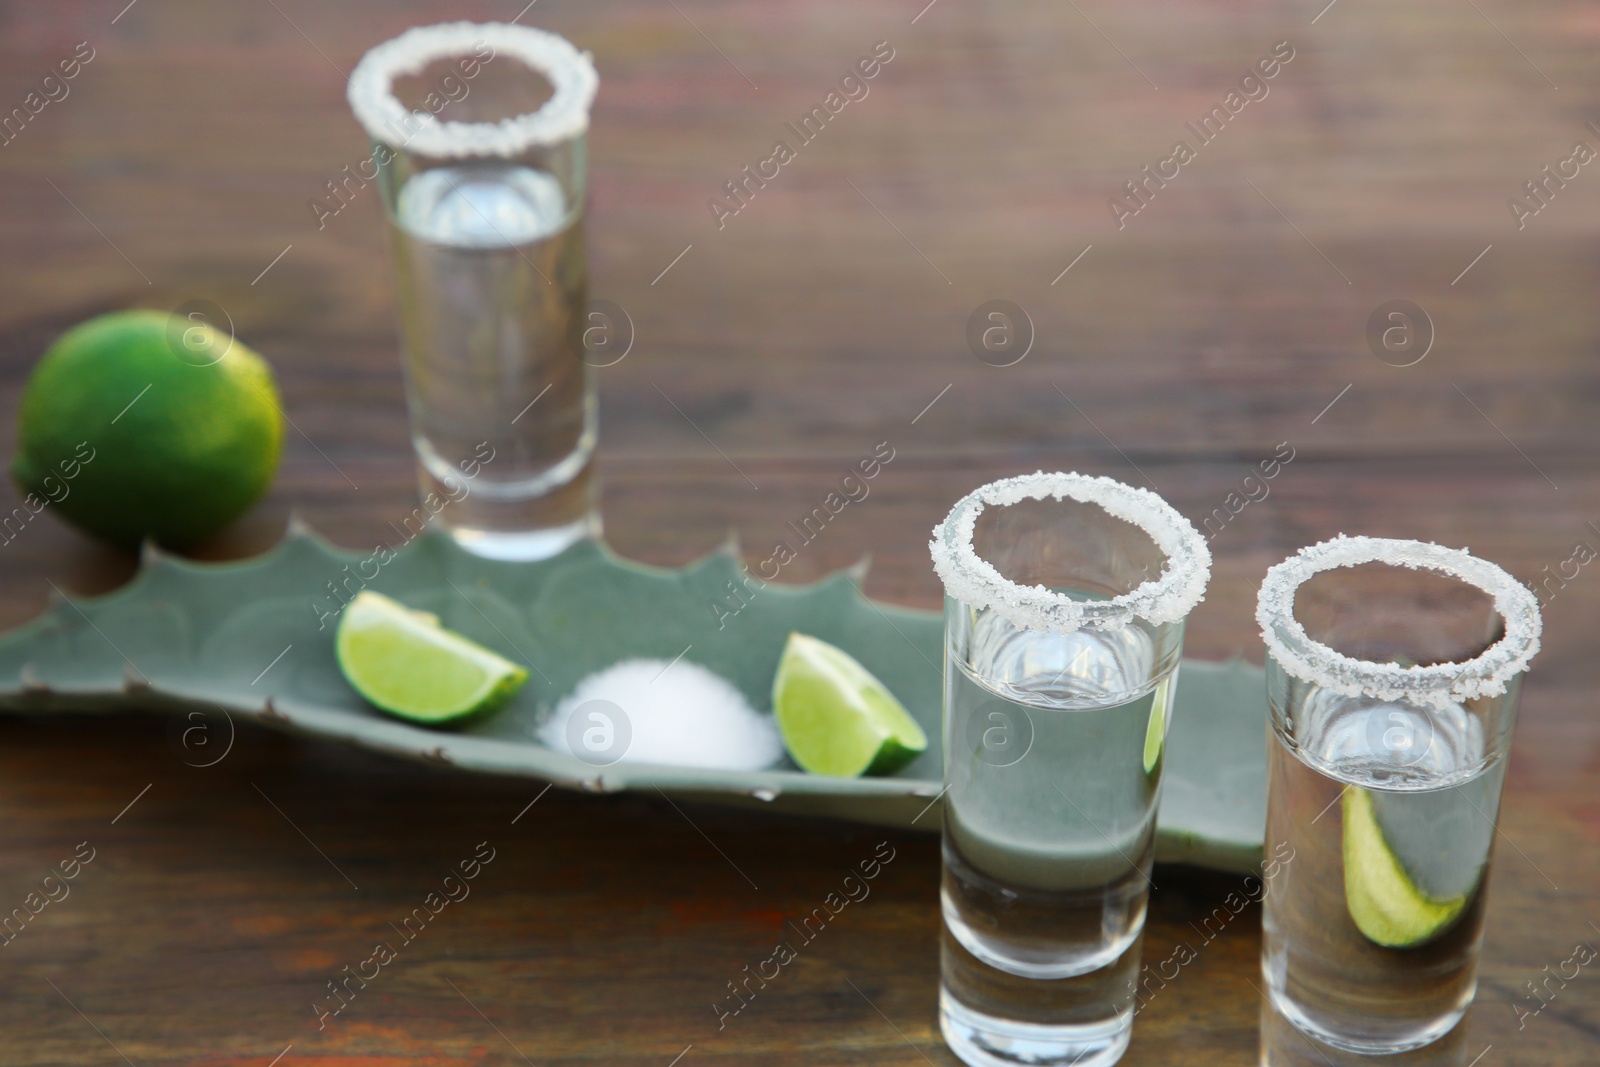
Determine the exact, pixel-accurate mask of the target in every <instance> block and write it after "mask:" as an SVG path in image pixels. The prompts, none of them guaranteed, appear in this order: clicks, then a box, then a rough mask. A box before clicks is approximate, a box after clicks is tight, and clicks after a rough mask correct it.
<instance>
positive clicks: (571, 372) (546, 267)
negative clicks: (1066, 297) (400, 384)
mask: <svg viewBox="0 0 1600 1067" xmlns="http://www.w3.org/2000/svg"><path fill="white" fill-rule="evenodd" d="M396 205H397V206H396V210H395V222H394V223H392V224H391V227H390V230H391V237H392V240H393V246H394V250H395V256H396V259H397V266H398V270H397V275H398V277H399V280H400V318H401V328H402V335H403V336H402V344H403V346H404V352H405V367H406V394H407V402H408V405H409V408H410V413H411V437H412V444H413V446H414V448H415V450H416V453H417V459H418V467H419V478H420V480H421V486H422V496H423V501H424V504H425V505H426V504H428V502H429V500H430V494H431V495H432V499H433V500H435V501H443V502H444V503H443V505H442V506H440V507H439V508H438V509H437V510H436V509H435V507H433V506H431V505H430V506H428V507H427V510H428V512H430V513H433V514H434V515H435V516H436V518H437V521H438V522H439V523H440V524H441V525H442V526H443V527H444V528H445V529H447V530H449V531H450V533H451V534H452V535H453V536H455V537H456V539H457V540H458V541H460V542H461V543H463V544H464V545H465V546H466V547H468V548H469V549H471V550H472V551H474V552H477V553H479V554H480V555H486V556H494V557H497V558H505V559H536V558H542V557H545V556H549V555H553V554H555V553H556V552H559V551H560V550H561V549H563V548H565V547H567V546H568V545H570V544H571V543H573V542H574V541H576V540H578V539H579V538H581V537H584V536H590V535H593V534H596V533H598V517H597V513H596V511H595V508H594V502H593V499H592V498H593V487H592V484H591V483H592V475H593V467H594V452H595V443H596V438H597V431H598V426H597V406H596V399H595V390H594V384H593V378H592V371H591V370H590V368H589V367H588V365H587V364H585V362H584V360H583V328H584V307H585V303H586V300H587V281H588V270H587V264H586V260H585V251H584V238H583V211H582V205H581V204H577V205H574V204H570V203H568V200H567V197H566V194H565V193H564V192H563V191H562V188H561V185H560V183H559V182H558V181H557V179H556V178H555V177H554V176H552V175H550V174H548V173H545V172H544V171H540V170H537V169H534V168H531V167H526V166H518V165H513V164H472V165H465V166H444V167H435V168H432V169H428V170H423V171H420V172H418V173H416V174H415V175H414V176H413V177H411V178H410V179H409V180H408V181H407V182H406V184H405V185H404V187H403V188H401V190H400V192H399V195H398V197H397V198H396ZM408 525H409V524H408Z"/></svg>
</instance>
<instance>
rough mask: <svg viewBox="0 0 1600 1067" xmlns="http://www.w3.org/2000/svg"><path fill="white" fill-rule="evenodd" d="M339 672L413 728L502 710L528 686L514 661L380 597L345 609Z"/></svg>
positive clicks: (366, 595)
mask: <svg viewBox="0 0 1600 1067" xmlns="http://www.w3.org/2000/svg"><path fill="white" fill-rule="evenodd" d="M334 647H335V651H336V653H337V655H338V658H339V669H340V670H342V671H343V672H344V676H345V678H346V680H348V681H349V683H350V684H351V685H352V686H354V687H355V689H356V692H358V693H360V694H361V695H362V696H363V697H365V698H366V699H367V700H368V701H370V702H371V703H372V704H374V705H376V706H377V707H379V708H381V709H383V710H384V711H387V712H389V713H391V714H393V715H398V716H400V717H401V718H403V719H411V720H412V721H414V722H425V723H445V722H451V721H453V720H456V719H464V718H466V717H467V716H469V715H477V714H479V713H481V712H485V711H490V710H493V709H494V708H497V707H499V706H500V705H502V704H504V703H505V702H506V701H507V700H509V699H510V698H511V696H512V694H514V693H515V692H516V691H517V690H518V689H520V688H522V684H523V683H524V682H526V681H527V680H528V672H527V671H526V670H525V669H524V668H522V667H520V666H518V665H517V664H515V663H512V662H511V661H510V660H508V659H505V658H504V657H502V656H499V655H496V654H495V653H493V652H491V651H489V650H488V649H487V648H484V647H483V646H482V645H479V644H474V643H473V642H471V641H468V640H467V639H466V638H465V637H462V636H461V635H460V634H457V633H452V632H451V631H449V630H446V629H445V628H444V627H442V626H441V625H439V618H438V616H436V615H430V614H428V613H427V612H424V611H412V610H411V609H410V608H407V607H406V606H405V605H404V604H400V603H398V602H396V601H393V600H390V599H389V598H388V597H386V596H382V595H380V594H378V593H373V592H368V591H363V592H361V593H358V594H356V598H355V599H354V600H352V601H351V602H350V603H349V605H348V606H346V607H345V609H344V612H343V614H342V615H341V616H340V619H339V632H338V635H337V637H336V638H335V643H334Z"/></svg>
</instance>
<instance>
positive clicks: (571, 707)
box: [539, 659, 784, 771]
mask: <svg viewBox="0 0 1600 1067" xmlns="http://www.w3.org/2000/svg"><path fill="white" fill-rule="evenodd" d="M601 701H603V702H604V703H596V702H601ZM575 712H578V713H580V714H579V720H578V721H577V722H576V723H574V722H573V721H572V720H573V714H574V713H575ZM597 714H598V715H599V716H600V718H594V716H595V715H597ZM539 740H540V741H541V742H542V743H543V744H544V745H545V747H546V748H549V749H552V750H553V751H556V752H565V753H569V754H571V755H575V756H577V757H578V758H579V759H582V760H584V761H585V762H588V763H591V764H596V765H607V764H610V763H614V762H617V761H618V760H623V761H626V762H628V763H659V764H667V765H670V766H674V767H704V768H707V769H711V770H721V771H758V770H761V769H763V768H766V767H771V766H772V765H773V764H775V763H777V762H778V761H779V760H780V759H782V758H783V752H784V748H783V739H782V738H781V737H780V736H779V734H778V728H777V725H776V723H774V722H773V720H772V717H771V716H770V715H763V714H761V713H760V712H758V711H756V710H755V709H754V708H752V707H751V706H750V703H749V701H747V700H745V698H744V694H743V693H741V692H740V691H739V690H738V688H737V687H735V686H734V685H733V683H731V682H729V681H728V680H727V679H726V678H723V677H722V676H721V675H719V674H715V673H713V672H712V671H710V670H708V669H706V668H705V667H702V666H701V665H700V664H698V663H692V662H690V661H689V660H681V659H680V660H678V661H677V662H675V663H670V662H669V661H667V660H657V659H630V660H624V661H622V662H621V663H616V664H613V665H612V666H610V667H607V668H605V669H604V670H601V671H596V672H595V673H594V674H591V675H589V676H588V677H586V678H584V679H583V680H582V681H580V682H579V683H578V684H577V686H576V687H574V688H573V690H572V692H570V693H568V694H567V695H566V696H565V697H563V698H562V699H561V700H560V702H559V703H557V704H556V707H555V711H554V713H553V714H551V716H550V717H549V718H548V719H547V720H545V722H544V723H543V724H542V725H541V726H540V727H539Z"/></svg>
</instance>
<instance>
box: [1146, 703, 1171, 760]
mask: <svg viewBox="0 0 1600 1067" xmlns="http://www.w3.org/2000/svg"><path fill="white" fill-rule="evenodd" d="M1171 688H1172V682H1171V680H1168V681H1165V682H1162V683H1161V684H1160V685H1158V686H1156V698H1155V700H1153V701H1151V702H1150V725H1149V726H1146V727H1145V729H1144V773H1146V774H1149V773H1151V772H1152V771H1154V770H1155V769H1156V763H1157V762H1158V761H1160V759H1161V749H1162V748H1163V747H1164V746H1165V745H1166V743H1167V692H1168V690H1170V689H1171Z"/></svg>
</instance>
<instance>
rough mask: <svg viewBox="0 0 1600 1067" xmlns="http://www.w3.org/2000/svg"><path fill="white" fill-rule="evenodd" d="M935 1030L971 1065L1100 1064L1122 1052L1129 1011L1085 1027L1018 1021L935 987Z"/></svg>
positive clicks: (1130, 1028) (1125, 1045) (1085, 1066)
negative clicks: (977, 1008)
mask: <svg viewBox="0 0 1600 1067" xmlns="http://www.w3.org/2000/svg"><path fill="white" fill-rule="evenodd" d="M939 1030H940V1032H941V1033H943V1034H944V1041H945V1044H947V1045H949V1046H950V1051H951V1052H954V1053H955V1054H956V1056H957V1057H959V1058H960V1060H961V1061H962V1062H963V1063H968V1064H971V1065H972V1067H1010V1065H1015V1064H1030V1065H1039V1067H1045V1065H1059V1067H1105V1065H1109V1064H1113V1063H1116V1062H1117V1061H1118V1060H1120V1059H1121V1058H1122V1054H1123V1053H1124V1052H1126V1051H1127V1048H1128V1040H1129V1038H1130V1037H1131V1036H1132V1035H1133V1013H1132V1012H1124V1013H1123V1014H1121V1015H1116V1016H1113V1017H1112V1018H1110V1019H1107V1020H1105V1021H1103V1022H1099V1023H1094V1024H1090V1025H1073V1026H1060V1025H1041V1024H1038V1023H1026V1022H1019V1021H1017V1020H1015V1019H1002V1018H999V1017H997V1016H994V1015H986V1014H984V1013H982V1012H979V1011H975V1010H973V1009H972V1008H970V1007H968V1006H967V1005H965V1004H963V1003H961V1002H960V1001H959V1000H957V999H956V998H955V996H954V995H953V994H951V992H950V990H948V989H946V988H945V987H944V986H943V985H941V986H940V987H939Z"/></svg>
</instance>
